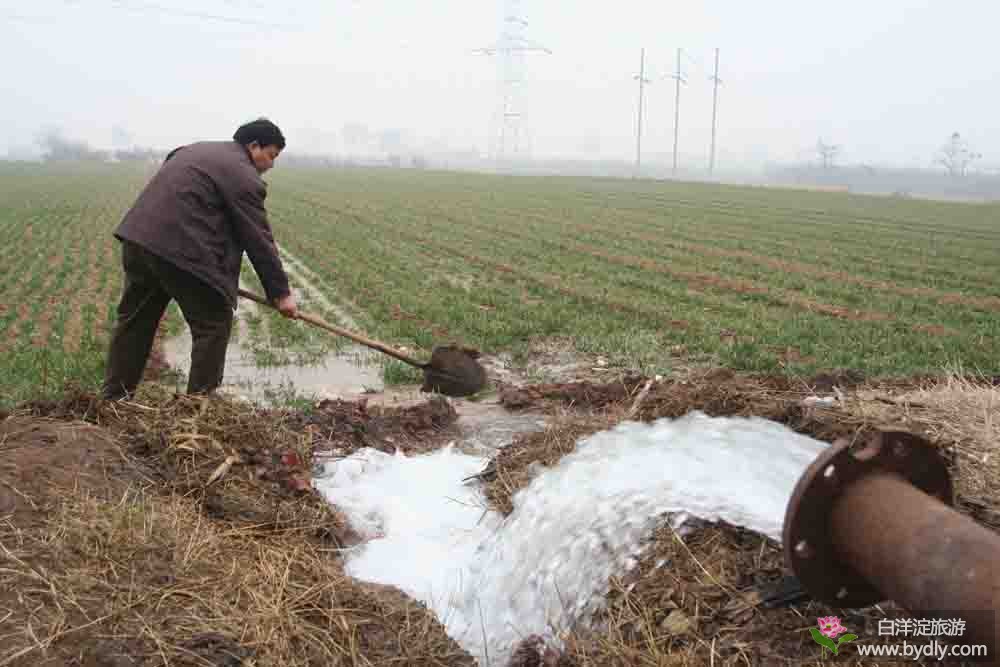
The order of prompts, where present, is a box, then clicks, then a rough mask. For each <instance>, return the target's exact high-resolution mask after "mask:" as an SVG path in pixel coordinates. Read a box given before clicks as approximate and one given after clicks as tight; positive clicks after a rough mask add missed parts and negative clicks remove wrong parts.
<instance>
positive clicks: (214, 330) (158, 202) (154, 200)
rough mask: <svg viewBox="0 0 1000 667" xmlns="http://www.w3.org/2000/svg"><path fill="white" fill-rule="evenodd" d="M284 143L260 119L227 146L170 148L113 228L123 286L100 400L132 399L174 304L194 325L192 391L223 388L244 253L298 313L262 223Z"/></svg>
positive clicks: (280, 305) (272, 295)
mask: <svg viewBox="0 0 1000 667" xmlns="http://www.w3.org/2000/svg"><path fill="white" fill-rule="evenodd" d="M284 147H285V138H284V136H283V135H282V134H281V130H280V129H279V128H278V126H277V125H275V124H274V123H272V122H271V121H269V120H267V119H264V118H261V119H258V120H255V121H253V122H251V123H247V124H246V125H243V126H241V127H240V128H239V129H238V130H236V133H235V134H234V135H233V141H211V142H200V143H194V144H190V145H187V146H182V147H180V148H177V149H175V150H174V151H172V152H171V153H170V154H169V155H168V156H167V158H166V160H164V164H163V166H162V167H160V170H159V171H158V172H157V173H156V175H155V176H154V177H153V179H152V180H151V181H150V182H149V184H148V185H147V186H146V188H145V189H144V190H143V191H142V193H141V194H140V195H139V198H138V199H137V200H136V202H135V204H134V205H133V206H132V208H131V209H130V210H129V211H128V213H127V214H126V215H125V218H124V220H123V221H122V223H121V224H120V225H119V226H118V229H116V230H115V233H114V234H115V238H117V239H119V240H120V241H121V243H122V267H123V269H124V273H125V284H124V289H123V292H122V296H121V301H120V303H119V305H118V321H117V323H116V325H115V329H114V332H113V333H112V336H111V344H110V348H109V351H108V358H107V367H106V371H105V378H104V388H103V395H104V397H105V398H107V399H109V400H117V399H120V398H124V397H127V396H130V395H132V394H134V393H135V389H136V387H137V386H138V384H139V382H140V380H141V379H142V374H143V371H144V370H145V367H146V362H147V360H148V358H149V354H150V351H151V350H152V347H153V338H154V337H155V335H156V330H157V327H158V325H159V322H160V319H161V318H162V316H163V313H164V311H165V310H166V308H167V304H169V303H170V300H171V299H174V300H175V301H176V302H177V305H178V306H179V307H180V309H181V312H182V313H183V314H184V319H185V320H186V321H187V323H188V326H190V328H191V338H192V343H193V346H192V350H191V372H190V377H189V380H188V386H187V391H188V393H189V394H208V393H211V392H212V391H214V390H215V389H216V388H218V386H219V385H220V384H222V376H223V371H224V368H225V359H226V348H227V347H228V346H229V335H230V332H231V331H232V325H233V310H234V309H235V307H236V303H237V300H238V294H237V289H238V286H239V277H240V266H241V264H242V261H243V253H244V252H246V253H247V256H248V257H249V258H250V262H251V263H252V264H253V267H254V270H255V271H256V272H257V275H258V276H259V277H260V281H261V284H262V285H263V286H264V290H265V292H266V294H267V297H268V299H270V300H271V302H272V303H274V304H275V306H276V307H277V309H278V310H279V311H280V312H281V313H282V315H284V316H285V317H291V318H294V317H296V316H297V314H298V310H297V306H296V302H295V297H294V296H293V295H292V293H291V290H290V289H289V286H288V276H287V275H286V274H285V270H284V267H283V266H282V263H281V259H280V258H279V256H278V250H277V247H276V245H275V242H274V237H273V236H272V233H271V227H270V225H269V224H268V221H267V213H266V211H265V208H264V199H265V197H266V196H267V184H266V183H265V182H264V181H263V179H262V178H261V175H262V174H263V173H264V172H266V171H267V170H268V169H270V168H271V167H272V166H274V161H275V159H276V158H277V157H278V155H279V154H280V153H281V151H282V150H283V149H284Z"/></svg>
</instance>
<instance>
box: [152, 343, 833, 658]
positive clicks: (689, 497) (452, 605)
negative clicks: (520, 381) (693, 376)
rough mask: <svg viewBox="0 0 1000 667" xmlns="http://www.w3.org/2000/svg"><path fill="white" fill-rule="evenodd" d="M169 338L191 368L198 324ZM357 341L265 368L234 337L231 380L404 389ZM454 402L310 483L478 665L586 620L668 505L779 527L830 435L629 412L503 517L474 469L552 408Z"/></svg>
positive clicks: (344, 390)
mask: <svg viewBox="0 0 1000 667" xmlns="http://www.w3.org/2000/svg"><path fill="white" fill-rule="evenodd" d="M166 354H167V358H168V363H170V365H171V366H174V367H175V368H178V369H180V370H186V368H187V364H188V363H189V362H188V356H189V354H190V338H189V335H188V334H187V333H186V332H185V334H183V335H181V336H180V337H177V338H175V339H173V340H171V341H168V342H167V344H166ZM359 356H361V355H359V353H358V351H357V350H354V351H352V352H350V353H348V354H346V355H345V354H344V353H340V354H338V355H331V356H330V357H328V358H327V359H325V360H322V361H321V362H319V363H318V364H315V365H313V366H302V367H299V366H277V367H272V368H258V367H256V366H255V365H254V363H253V356H252V354H250V353H249V352H248V351H247V350H246V349H245V348H244V347H242V346H241V345H240V344H239V343H238V342H234V344H233V345H232V346H231V349H230V359H229V363H227V370H226V377H227V386H228V387H229V388H230V389H234V390H235V391H236V392H237V393H239V394H241V395H243V396H245V397H246V398H249V399H254V400H260V399H262V398H263V396H262V394H261V393H260V390H259V388H261V387H267V386H268V385H269V384H273V383H274V382H276V381H277V382H279V383H285V382H287V383H290V384H293V385H294V386H295V389H296V390H297V391H304V392H306V393H312V394H318V395H320V396H321V397H322V396H329V395H331V394H335V395H337V396H338V397H341V398H346V399H349V400H350V399H351V398H356V397H357V396H359V395H360V393H362V391H361V388H362V387H363V386H364V387H367V388H368V390H367V391H369V392H372V391H374V393H373V394H371V396H372V397H373V398H374V399H375V400H399V396H393V392H383V390H384V387H383V386H382V383H381V381H380V379H379V376H378V367H377V366H376V365H368V366H366V365H364V364H363V362H362V363H359V361H358V357H359ZM390 397H392V398H390ZM404 398H405V397H404ZM410 398H411V399H412V398H415V396H410ZM453 405H454V406H455V408H456V412H457V413H458V415H459V417H458V425H459V427H460V431H459V433H460V434H461V435H460V438H459V439H457V440H455V441H453V442H452V443H450V444H449V445H448V446H446V447H445V448H443V449H440V450H437V451H434V452H431V453H427V454H422V455H413V456H408V455H405V454H403V453H402V452H397V453H396V454H387V453H384V452H381V451H378V450H375V449H362V450H360V451H358V452H356V453H355V454H353V455H351V456H348V457H338V456H336V453H332V455H330V456H329V457H325V458H323V459H321V460H322V461H323V462H322V463H321V464H320V466H319V468H320V470H319V472H320V474H319V475H318V476H317V477H316V478H315V479H314V482H313V483H314V486H315V488H316V489H317V490H318V491H319V492H320V493H321V494H322V495H323V496H324V497H325V498H326V499H327V500H328V501H329V502H330V503H332V504H334V505H336V506H337V507H338V508H339V509H340V510H341V511H343V512H344V513H345V515H346V516H347V518H348V519H349V520H350V521H351V523H352V524H353V527H354V528H355V530H356V531H357V532H358V533H359V534H360V535H361V537H362V538H363V539H362V541H361V542H360V543H359V544H358V545H356V546H354V547H351V548H350V549H348V550H347V552H346V553H345V554H344V556H345V562H346V570H347V573H348V574H350V575H351V576H353V577H355V578H357V579H360V580H364V581H370V582H375V583H381V584H388V585H393V586H396V587H398V588H399V589H401V590H403V591H404V592H406V593H407V594H409V595H411V596H413V597H414V598H416V599H418V600H421V601H422V602H424V603H426V604H427V605H428V607H429V608H430V609H431V610H432V611H433V612H434V613H435V614H436V615H437V616H438V618H439V619H440V620H441V622H442V623H443V624H444V626H445V629H446V631H447V632H448V633H449V635H451V636H452V637H453V638H454V639H455V640H456V641H457V642H458V643H459V644H460V645H461V646H462V647H463V648H465V649H466V650H468V651H469V652H470V653H471V654H472V655H473V656H476V657H477V659H478V660H479V662H480V664H482V665H504V664H506V662H507V660H508V659H509V657H510V655H511V653H512V651H513V650H514V649H515V648H516V646H517V645H518V644H519V642H520V641H521V640H523V639H524V638H525V637H527V636H530V635H539V636H542V637H543V638H545V639H547V640H548V641H549V642H550V643H551V644H552V645H554V646H557V647H558V646H559V636H560V634H561V633H562V632H563V631H565V630H567V629H569V628H570V627H572V626H578V625H579V624H581V623H583V624H586V623H587V622H588V620H589V619H590V618H591V617H592V615H593V614H594V612H595V611H597V610H598V609H599V608H600V607H601V605H602V604H603V602H604V599H605V595H606V593H607V588H608V581H609V577H611V576H614V575H620V574H625V573H627V572H628V571H629V570H630V569H631V568H632V567H634V566H635V564H636V563H637V561H638V558H639V557H640V556H641V555H642V550H643V542H644V540H646V539H647V538H648V537H649V536H650V535H651V534H652V532H653V531H654V530H655V528H656V527H657V526H659V525H662V523H663V522H664V520H669V521H670V523H671V525H672V526H673V527H674V529H676V530H677V531H678V532H679V533H680V534H683V532H684V530H685V522H686V521H687V520H688V519H689V518H698V519H703V520H709V521H712V520H719V519H721V520H724V521H727V522H728V523H730V524H734V525H738V526H742V527H745V528H748V529H750V530H754V531H757V532H759V533H761V534H764V535H767V536H769V537H772V538H774V539H776V540H780V539H781V528H782V522H783V520H784V512H785V508H786V505H787V503H788V500H789V497H790V496H791V493H792V490H793V488H794V486H795V483H796V482H797V480H798V479H799V477H800V476H801V475H802V473H803V472H804V470H805V469H806V467H807V466H808V465H809V464H810V463H811V462H812V461H813V460H814V459H815V458H816V456H817V455H818V454H819V453H820V452H822V451H823V450H824V449H825V448H826V447H827V446H828V445H827V443H825V442H822V441H819V440H814V439H812V438H809V437H807V436H804V435H801V434H798V433H795V432H794V431H792V430H791V429H789V428H787V427H785V426H784V425H781V424H778V423H776V422H773V421H768V420H766V419H762V418H756V417H753V418H733V417H725V418H722V417H708V416H706V415H705V414H703V413H700V412H691V413H689V414H687V415H686V416H683V417H681V418H678V419H660V420H657V421H655V422H652V423H641V422H631V421H626V422H623V423H620V424H619V425H618V426H616V427H614V428H611V429H610V430H606V431H602V432H598V433H595V434H593V435H591V436H589V437H586V438H583V439H581V440H580V441H579V442H578V443H577V446H576V449H575V451H574V452H573V453H571V454H569V455H566V456H564V457H563V458H562V459H561V460H560V462H559V463H558V464H557V465H555V466H553V467H551V468H547V469H540V470H539V473H538V474H537V475H536V476H535V477H534V479H533V481H532V482H531V484H530V485H529V486H528V487H526V488H524V489H523V490H521V491H520V492H519V493H518V494H517V495H516V496H514V511H513V512H512V513H511V514H510V515H509V516H507V517H504V516H503V515H501V514H500V513H499V512H497V511H495V510H493V509H491V508H489V506H488V504H487V502H486V500H485V498H484V497H483V496H482V493H481V491H480V488H479V486H478V484H477V483H476V482H474V481H473V482H469V481H464V480H467V478H469V477H470V476H472V475H475V474H476V473H478V472H480V471H481V470H483V468H484V467H485V466H486V464H487V463H488V462H489V461H490V459H491V458H492V457H493V456H494V455H495V454H496V452H497V451H498V449H499V448H501V447H504V446H505V445H507V444H509V443H510V442H511V441H512V440H513V439H514V437H515V436H516V435H518V434H521V433H526V432H530V431H538V430H541V429H543V428H544V427H545V425H546V420H545V417H543V416H542V415H540V414H532V413H516V414H515V413H510V412H508V411H507V410H505V409H504V408H503V407H502V406H501V405H500V404H499V403H497V402H494V401H489V400H487V401H482V402H473V401H467V400H460V399H454V400H453Z"/></svg>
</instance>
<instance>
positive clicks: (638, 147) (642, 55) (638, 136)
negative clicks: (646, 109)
mask: <svg viewBox="0 0 1000 667" xmlns="http://www.w3.org/2000/svg"><path fill="white" fill-rule="evenodd" d="M632 78H633V79H638V80H639V121H638V126H637V127H636V131H635V176H634V178H638V177H639V166H640V164H641V162H642V94H643V86H645V85H646V84H647V83H650V80H649V79H647V78H646V49H640V50H639V74H638V75H637V76H634V77H632Z"/></svg>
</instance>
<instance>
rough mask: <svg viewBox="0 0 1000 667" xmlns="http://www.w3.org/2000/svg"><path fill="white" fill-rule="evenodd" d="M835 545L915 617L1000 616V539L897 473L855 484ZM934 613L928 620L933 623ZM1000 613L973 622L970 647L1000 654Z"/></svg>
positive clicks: (836, 511) (835, 528) (834, 532)
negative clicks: (945, 613) (999, 648)
mask: <svg viewBox="0 0 1000 667" xmlns="http://www.w3.org/2000/svg"><path fill="white" fill-rule="evenodd" d="M830 528H831V537H832V542H833V547H834V549H835V550H836V552H837V554H838V555H839V557H840V558H841V559H842V560H843V561H845V562H846V563H847V564H848V565H849V566H850V567H852V568H854V569H855V570H857V572H858V573H860V574H861V575H862V576H864V577H865V579H867V580H868V583H870V584H872V585H873V586H874V587H875V588H876V589H877V590H878V591H879V592H881V593H882V594H883V595H884V596H885V597H886V599H891V600H894V601H895V602H897V603H898V604H900V605H901V606H903V607H905V608H906V609H907V610H908V611H911V612H915V613H918V612H919V613H922V612H929V611H931V610H952V613H954V610H962V611H973V610H985V611H988V610H997V606H998V603H1000V576H998V575H1000V535H998V534H997V533H995V532H993V531H991V530H989V529H987V528H985V527H983V526H981V525H980V524H978V523H976V522H975V521H973V520H972V519H970V518H968V517H967V516H965V515H963V514H960V513H959V512H957V511H955V510H953V509H952V508H950V507H948V506H947V505H945V504H944V503H942V502H941V501H939V500H937V499H936V498H933V497H931V496H930V495H928V494H926V493H924V492H923V491H921V490H920V489H918V488H916V487H915V486H913V485H912V484H910V483H909V482H907V481H906V480H904V479H903V478H902V477H901V476H899V475H898V474H895V473H891V472H884V471H879V472H873V473H871V474H868V475H865V476H863V477H861V478H860V479H858V480H856V481H854V482H853V483H852V484H850V485H849V486H847V487H846V488H845V489H844V490H843V491H842V493H841V495H840V496H839V498H837V499H836V500H835V501H834V503H833V508H832V511H831V516H830ZM933 616H934V615H933V614H924V615H923V617H925V618H933ZM998 636H1000V613H997V614H994V620H993V622H992V623H991V622H990V621H989V619H988V618H986V617H985V616H982V615H970V616H969V617H968V618H967V619H966V632H965V635H964V637H963V639H964V640H965V641H968V642H969V643H975V644H985V645H987V646H988V650H989V655H990V656H995V655H996V643H997V637H998Z"/></svg>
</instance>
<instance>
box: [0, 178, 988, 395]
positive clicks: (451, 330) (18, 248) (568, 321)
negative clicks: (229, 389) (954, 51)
mask: <svg viewBox="0 0 1000 667" xmlns="http://www.w3.org/2000/svg"><path fill="white" fill-rule="evenodd" d="M151 169H152V167H143V168H137V167H134V166H124V165H95V166H88V167H76V166H73V167H70V166H66V167H55V166H49V165H46V166H29V165H6V166H0V234H2V238H3V241H4V243H3V244H2V246H0V254H2V258H0V267H2V269H0V286H2V288H3V298H2V299H0V330H2V332H3V335H2V337H0V346H2V350H3V354H2V355H0V373H2V374H3V381H2V384H0V390H2V394H3V400H4V401H5V402H7V401H12V400H17V399H20V398H23V397H25V396H27V395H29V394H31V393H37V392H44V391H48V390H57V389H59V388H60V387H61V386H62V384H63V383H64V382H65V381H67V380H78V381H82V382H90V383H92V382H97V381H98V380H99V377H100V373H101V372H102V365H103V354H104V346H105V344H106V340H107V333H108V330H109V327H110V324H111V322H112V317H113V313H114V308H115V305H116V303H117V298H118V294H119V289H120V285H121V271H120V264H119V255H118V247H117V242H115V241H114V239H113V238H112V236H111V231H112V229H113V228H114V226H115V225H116V224H117V223H118V222H119V220H120V219H121V216H122V215H123V214H124V212H125V211H126V210H127V208H128V207H129V205H130V204H131V202H132V200H133V199H134V197H135V196H136V194H137V193H138V192H139V190H140V189H141V187H142V185H143V184H144V182H145V181H146V179H147V178H148V177H149V176H150V175H151V173H152V172H151ZM267 180H268V181H269V182H270V184H271V185H270V192H269V196H268V202H267V203H268V209H269V212H270V214H271V221H272V225H273V227H274V230H275V236H276V238H277V240H278V242H279V244H280V245H281V249H282V252H283V254H284V256H285V258H286V260H287V263H288V266H289V268H290V270H292V276H293V282H294V283H295V284H296V285H297V286H298V287H299V288H300V289H302V290H303V291H304V293H305V306H304V307H305V308H307V309H308V310H310V311H311V312H317V313H318V314H320V315H321V316H323V317H324V318H325V319H329V320H330V321H334V322H339V323H340V324H342V325H345V326H348V325H349V326H352V327H356V328H357V329H358V330H360V331H361V332H363V333H365V334H367V335H369V336H372V337H375V338H379V339H381V340H384V341H386V342H388V343H390V344H393V345H397V346H407V347H409V348H411V349H413V348H416V350H417V351H418V353H423V352H427V351H429V349H430V348H431V347H433V346H434V345H435V344H440V343H441V342H444V341H449V340H455V341H460V342H462V343H464V344H468V345H471V346H474V347H477V348H479V349H481V350H482V351H483V352H484V353H487V354H495V353H499V352H510V353H512V354H513V355H515V358H517V356H518V355H521V354H524V353H525V351H526V350H527V349H528V347H529V345H530V344H532V343H536V342H539V341H542V340H545V339H549V338H553V339H558V340H561V341H565V342H566V344H569V345H572V346H574V347H575V348H576V349H577V350H578V351H580V352H582V353H590V354H601V355H603V356H605V357H606V358H607V359H608V361H609V364H610V365H612V366H615V365H625V366H631V367H634V368H638V369H641V370H644V371H646V372H650V371H657V372H658V371H667V370H669V368H670V367H671V365H672V364H674V363H677V362H678V360H683V361H685V362H695V363H709V364H720V365H725V366H728V367H731V368H734V369H738V370H755V371H769V372H780V373H810V372H815V371H818V370H824V369H834V368H853V369H859V370H862V371H864V372H866V373H870V374H894V375H901V374H913V373H922V372H931V373H934V372H940V371H943V370H947V369H962V370H964V371H965V372H982V373H986V374H991V375H992V374H1000V354H998V351H1000V346H998V343H997V340H998V338H1000V206H997V205H976V204H958V203H939V202H927V201H914V200H903V199H892V198H875V197H861V196H853V195H849V194H844V193H821V192H803V191H794V190H777V189H766V188H749V187H727V186H718V185H707V184H689V183H671V182H652V181H626V180H610V179H608V180H602V179H583V178H561V177H544V178H543V177H532V178H527V177H512V176H500V175H478V174H453V173H440V172H433V171H414V170H377V169H370V170H369V169H352V170H332V169H331V170H293V169H283V168H282V167H281V166H280V164H279V166H278V168H276V169H275V170H274V171H273V172H271V173H270V174H269V175H268V176H267ZM244 275H245V282H246V285H247V286H248V287H250V288H252V289H256V290H258V291H259V290H260V285H259V283H258V282H257V279H256V277H255V275H254V274H253V271H252V269H250V267H249V266H247V267H245V272H244ZM246 316H247V320H248V324H249V325H250V326H248V327H247V329H246V330H245V333H244V335H245V336H249V338H250V340H249V341H247V342H248V343H249V344H250V345H251V346H252V347H253V348H254V349H255V350H256V351H257V352H258V353H259V358H260V362H261V363H262V364H266V363H281V362H282V361H286V360H288V359H295V360H298V361H303V360H305V361H308V360H309V359H311V358H315V357H316V356H318V355H320V354H322V353H323V351H325V350H326V349H329V348H332V347H333V346H336V345H339V344H342V343H338V341H337V340H335V339H334V338H333V337H332V336H330V335H329V334H326V333H324V332H319V333H315V330H311V328H309V327H306V326H305V325H301V324H299V323H295V322H290V321H286V320H282V319H281V318H279V317H277V316H275V315H274V314H272V313H267V312H263V311H259V310H258V311H253V310H251V309H247V312H246ZM170 322H171V329H172V330H176V329H177V327H178V326H180V324H179V319H178V317H177V312H176V310H172V311H171V318H170ZM390 368H392V367H390ZM398 370H399V369H398V368H395V369H394V370H392V371H390V374H391V373H393V372H398ZM398 375H399V376H400V377H401V378H402V377H405V373H398Z"/></svg>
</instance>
